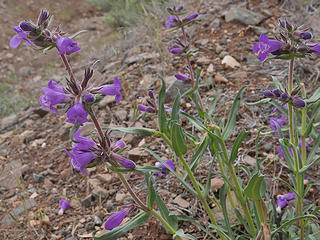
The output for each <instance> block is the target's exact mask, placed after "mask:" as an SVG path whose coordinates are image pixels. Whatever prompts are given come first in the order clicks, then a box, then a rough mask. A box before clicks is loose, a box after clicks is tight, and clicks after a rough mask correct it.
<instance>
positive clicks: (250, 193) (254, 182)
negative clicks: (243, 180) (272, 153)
mask: <svg viewBox="0 0 320 240" xmlns="http://www.w3.org/2000/svg"><path fill="white" fill-rule="evenodd" d="M263 184H265V183H264V175H262V174H261V173H259V172H258V173H256V174H254V175H253V176H252V177H251V178H250V180H249V183H248V185H247V186H246V188H245V189H244V194H245V195H246V196H247V197H248V198H250V199H254V200H261V199H262V196H261V195H264V193H263V192H262V191H263Z"/></svg>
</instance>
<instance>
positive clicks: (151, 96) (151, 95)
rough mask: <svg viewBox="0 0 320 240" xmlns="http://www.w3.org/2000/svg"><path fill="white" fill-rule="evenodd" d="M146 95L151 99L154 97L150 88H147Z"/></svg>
mask: <svg viewBox="0 0 320 240" xmlns="http://www.w3.org/2000/svg"><path fill="white" fill-rule="evenodd" d="M148 95H149V97H150V98H151V99H154V94H153V91H152V90H148Z"/></svg>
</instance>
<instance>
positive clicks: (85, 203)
mask: <svg viewBox="0 0 320 240" xmlns="http://www.w3.org/2000/svg"><path fill="white" fill-rule="evenodd" d="M94 200H95V197H94V196H93V195H92V194H89V195H88V196H86V197H85V198H84V199H82V200H81V204H82V205H83V206H85V207H90V206H91V203H92V202H94Z"/></svg>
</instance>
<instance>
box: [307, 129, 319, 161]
mask: <svg viewBox="0 0 320 240" xmlns="http://www.w3.org/2000/svg"><path fill="white" fill-rule="evenodd" d="M319 146H320V134H319V133H318V137H317V139H315V141H314V145H313V147H312V149H311V151H310V153H309V155H308V160H307V162H308V163H310V162H312V160H313V157H314V156H315V155H316V153H317V151H318V150H319Z"/></svg>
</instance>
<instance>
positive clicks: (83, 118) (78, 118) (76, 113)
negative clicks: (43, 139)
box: [67, 102, 89, 126]
mask: <svg viewBox="0 0 320 240" xmlns="http://www.w3.org/2000/svg"><path fill="white" fill-rule="evenodd" d="M67 118H68V119H67V122H69V123H73V124H77V125H80V126H82V125H83V124H84V123H85V122H88V121H89V120H88V119H87V112H86V110H85V109H84V107H83V105H82V103H81V102H76V103H75V104H74V105H73V107H71V108H70V109H69V110H68V112H67Z"/></svg>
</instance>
